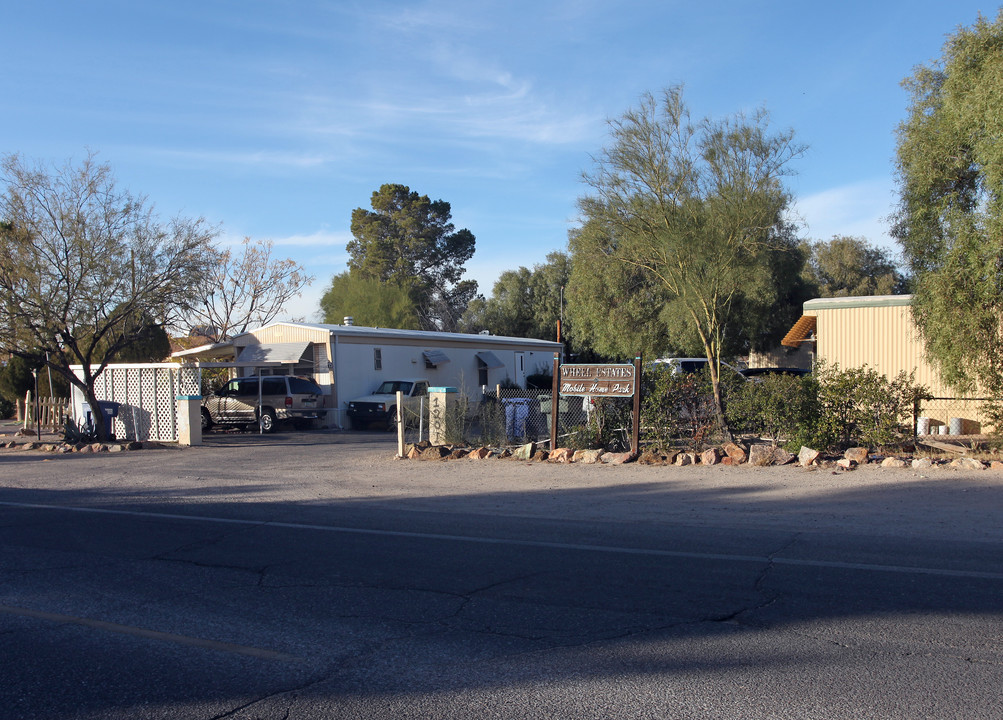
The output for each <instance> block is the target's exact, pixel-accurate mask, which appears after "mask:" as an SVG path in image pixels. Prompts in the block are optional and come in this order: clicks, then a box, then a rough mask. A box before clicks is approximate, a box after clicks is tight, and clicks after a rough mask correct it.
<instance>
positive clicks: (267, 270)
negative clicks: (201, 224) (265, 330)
mask: <svg viewBox="0 0 1003 720" xmlns="http://www.w3.org/2000/svg"><path fill="white" fill-rule="evenodd" d="M272 247H273V243H272V242H271V241H270V240H268V241H265V240H257V241H254V240H251V238H249V237H247V238H244V240H243V242H242V243H241V246H240V250H239V251H235V250H233V249H231V248H226V249H224V250H221V251H220V252H219V256H218V257H217V258H216V259H215V261H214V262H213V263H212V264H211V265H210V266H209V267H208V268H206V272H205V273H204V275H203V277H202V282H201V284H200V285H199V287H198V292H197V298H196V300H195V302H194V303H193V305H192V307H191V308H190V310H189V312H188V313H186V316H185V320H186V325H187V328H186V329H187V330H188V331H192V330H197V331H198V332H199V334H202V335H205V334H206V333H207V332H208V334H209V337H211V338H212V339H213V340H215V341H217V342H218V341H220V340H224V339H226V338H229V337H232V336H234V335H239V334H241V333H243V332H246V331H247V330H248V329H249V328H250V327H252V326H260V325H267V324H268V323H270V322H272V321H273V320H275V319H276V318H277V317H278V316H279V314H280V313H281V312H282V310H283V308H284V307H285V304H286V303H287V302H289V301H290V300H291V299H292V298H294V297H296V296H298V295H299V294H300V293H301V291H302V290H303V288H304V287H306V286H307V285H309V284H310V283H311V282H313V277H312V276H309V275H307V274H306V272H305V269H304V268H303V266H302V265H300V264H298V263H297V262H295V261H293V260H291V259H289V258H286V259H284V260H280V259H277V258H273V257H272Z"/></svg>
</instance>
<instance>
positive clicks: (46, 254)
mask: <svg viewBox="0 0 1003 720" xmlns="http://www.w3.org/2000/svg"><path fill="white" fill-rule="evenodd" d="M0 181H2V183H3V186H2V190H0V222H2V225H0V303H2V304H0V350H3V351H6V352H9V353H12V354H13V355H15V356H17V357H21V358H24V359H25V360H27V361H28V362H30V363H32V364H33V365H35V366H40V365H42V364H43V363H45V362H46V354H48V364H49V366H50V367H51V368H52V370H53V372H56V373H58V374H59V375H61V376H62V377H64V378H65V379H66V380H67V381H68V382H69V383H70V384H72V385H74V386H76V387H78V388H80V390H81V391H82V392H83V394H84V396H85V397H86V398H87V402H88V403H89V404H90V406H91V408H92V411H93V413H94V416H95V417H100V416H101V410H100V406H99V404H98V398H97V396H96V393H95V389H94V381H95V378H96V377H97V376H98V375H99V374H100V373H101V372H102V371H103V370H104V369H105V367H106V366H107V365H108V363H109V362H111V361H112V360H113V359H114V358H116V357H118V356H119V355H120V353H122V352H123V351H124V350H125V349H126V348H128V347H129V346H131V345H133V344H134V343H136V342H137V341H140V340H143V339H144V338H149V337H150V327H149V326H150V324H151V323H157V324H161V325H166V324H169V322H170V321H171V320H172V319H173V318H174V317H175V314H176V313H177V312H179V311H181V310H183V309H184V308H186V307H188V306H190V304H191V302H192V300H193V291H194V289H195V288H197V287H198V286H199V284H200V282H201V281H202V273H203V272H204V271H205V268H207V267H208V266H209V265H210V263H211V262H212V259H213V256H214V250H213V247H212V240H213V238H214V236H215V230H213V229H212V228H208V227H206V225H205V223H204V221H202V220H201V219H199V220H189V219H185V218H175V219H172V220H170V221H168V222H166V223H165V222H161V221H160V220H158V219H157V218H156V217H155V216H154V214H153V211H152V208H151V207H150V206H149V205H148V204H147V202H146V200H145V199H144V198H142V197H136V196H134V195H132V194H130V193H129V192H127V191H124V190H120V189H119V188H118V187H116V185H115V181H114V179H113V177H112V173H111V170H110V169H109V167H108V166H107V165H104V164H100V163H97V162H95V159H94V157H93V155H90V156H88V157H87V158H86V159H85V160H84V161H83V162H82V163H80V164H79V165H74V164H72V163H67V164H65V165H64V166H62V167H60V168H56V169H53V170H50V169H48V168H47V167H46V166H44V165H41V164H37V165H29V164H27V163H26V162H25V161H24V160H22V158H21V157H19V156H17V155H8V156H5V157H4V158H3V159H2V162H0ZM73 365H79V366H81V368H82V369H81V372H80V375H77V374H76V373H75V372H73V371H72V370H71V366H73ZM96 429H97V432H98V435H99V437H100V438H101V439H106V438H105V434H106V429H105V427H104V423H97V428H96Z"/></svg>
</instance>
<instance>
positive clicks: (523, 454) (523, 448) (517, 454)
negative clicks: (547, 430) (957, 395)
mask: <svg viewBox="0 0 1003 720" xmlns="http://www.w3.org/2000/svg"><path fill="white" fill-rule="evenodd" d="M535 451H536V443H526V444H525V445H520V446H519V447H517V448H516V449H515V451H514V452H513V453H512V457H514V458H515V459H516V460H530V459H531V458H532V457H533V453H534V452H535Z"/></svg>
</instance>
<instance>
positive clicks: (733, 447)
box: [722, 442, 749, 465]
mask: <svg viewBox="0 0 1003 720" xmlns="http://www.w3.org/2000/svg"><path fill="white" fill-rule="evenodd" d="M722 449H723V450H724V452H725V453H726V454H727V455H728V457H730V458H731V464H732V465H741V464H742V463H744V462H745V459H746V458H747V457H748V456H749V454H748V453H747V452H746V451H745V448H744V447H742V446H741V445H739V444H738V443H733V442H729V443H725V444H724V445H723V446H722Z"/></svg>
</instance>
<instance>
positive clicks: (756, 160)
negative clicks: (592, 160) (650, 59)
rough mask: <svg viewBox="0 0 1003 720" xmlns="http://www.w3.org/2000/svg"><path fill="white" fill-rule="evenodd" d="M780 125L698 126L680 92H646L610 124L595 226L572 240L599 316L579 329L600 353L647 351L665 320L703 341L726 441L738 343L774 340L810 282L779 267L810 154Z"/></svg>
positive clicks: (759, 116)
mask: <svg viewBox="0 0 1003 720" xmlns="http://www.w3.org/2000/svg"><path fill="white" fill-rule="evenodd" d="M768 124H769V122H768V116H767V114H766V112H765V111H762V110H760V111H757V112H756V113H754V114H753V115H752V116H751V117H746V116H744V115H736V116H734V117H731V118H727V119H724V120H721V121H712V120H703V121H701V122H699V123H693V122H692V121H691V120H690V116H689V112H688V110H687V109H686V107H685V105H684V103H683V100H682V92H681V90H680V89H679V88H670V89H668V90H666V91H665V92H664V94H663V96H662V98H661V99H660V100H656V98H655V97H654V96H652V95H650V94H648V95H645V96H644V97H643V98H642V99H641V103H640V106H639V107H638V108H637V109H633V110H629V111H627V112H626V113H625V114H624V115H623V116H622V117H621V118H619V119H617V120H614V121H611V123H610V127H611V132H612V136H613V137H612V144H611V145H610V146H609V147H607V148H606V149H604V150H603V151H602V152H601V154H600V155H599V157H598V158H597V159H596V164H595V169H594V170H593V171H592V172H589V173H586V174H585V181H586V182H587V183H588V185H590V186H591V188H592V191H593V192H592V194H591V195H587V196H585V197H583V198H581V199H580V201H579V207H580V209H581V212H582V215H583V220H584V224H583V228H582V232H581V233H580V234H579V235H578V240H579V242H578V243H575V242H574V241H573V243H572V251H573V254H572V264H573V270H572V284H573V285H575V281H576V280H577V281H578V283H580V284H578V285H577V287H575V288H574V289H575V294H574V297H575V300H576V302H578V301H585V303H586V304H587V306H590V308H591V310H592V312H590V313H585V312H582V313H575V314H574V315H573V319H574V320H575V322H576V323H579V326H578V330H576V332H577V331H580V330H582V329H583V328H582V327H581V325H582V324H583V321H584V323H585V324H589V323H590V324H591V326H592V328H593V329H595V330H597V331H599V332H600V334H599V335H598V336H597V339H596V342H597V344H598V345H600V346H604V347H606V348H609V349H617V350H618V351H619V353H620V354H621V355H625V354H628V353H629V352H635V351H636V349H637V347H638V342H637V340H636V339H635V335H636V333H637V331H638V330H640V329H641V328H642V326H641V325H638V324H636V323H637V321H638V320H641V319H643V318H645V317H649V318H650V317H655V318H658V320H659V325H658V327H659V328H662V329H664V330H665V332H666V333H667V334H669V335H670V336H671V334H672V333H676V334H677V335H678V339H677V340H676V342H677V343H678V344H686V345H688V346H690V347H692V344H698V345H699V347H700V349H701V355H703V356H704V357H706V358H707V359H708V361H709V362H710V367H711V383H712V385H713V390H714V401H715V406H716V410H717V418H718V424H719V427H720V429H721V430H722V431H723V432H724V433H725V434H727V427H726V424H725V419H724V413H723V407H722V402H721V389H720V361H721V358H722V356H724V355H726V354H727V353H728V352H729V349H730V348H733V347H735V346H736V345H737V344H739V343H738V342H737V341H736V338H739V337H743V336H744V337H745V338H750V337H756V338H761V337H762V335H763V332H764V329H765V328H766V326H767V325H768V324H769V322H768V321H770V320H772V319H774V318H775V316H776V315H777V302H778V300H780V299H781V298H786V297H789V295H790V292H789V288H788V287H787V285H788V283H790V282H791V281H796V280H797V276H798V275H799V274H800V273H796V274H795V275H794V277H791V276H790V274H789V273H787V272H777V271H776V269H775V268H776V263H777V262H778V260H780V259H782V258H785V257H789V256H791V255H792V254H794V253H796V252H797V241H796V239H795V238H794V237H793V230H792V228H791V227H790V226H789V225H788V224H787V223H785V221H784V214H785V211H786V209H787V206H788V203H789V195H788V192H787V191H786V189H785V188H784V185H783V179H784V176H785V175H787V174H789V170H788V165H789V163H790V162H791V161H792V160H793V159H795V158H797V157H798V156H799V155H801V154H802V152H803V148H802V146H800V145H799V144H797V143H796V142H795V141H794V134H793V131H789V130H788V131H784V132H779V133H772V132H771V131H770V129H769V127H768ZM583 264H584V265H585V266H586V269H585V270H580V269H579V268H581V267H582V265H583ZM596 274H598V275H601V276H602V277H601V278H600V279H598V280H596V279H595V277H594V275H596ZM590 275H591V276H593V277H590V278H588V279H587V280H586V279H585V278H583V276H590ZM625 291H626V292H625ZM631 291H634V292H637V293H639V294H640V295H641V297H639V298H638V297H636V296H632V295H631V294H630V292H631ZM594 296H598V297H599V298H602V299H603V300H604V301H605V303H606V304H607V305H606V312H605V313H604V314H605V319H604V318H603V317H602V315H603V313H602V312H601V310H600V311H599V312H596V311H595V310H596V306H597V302H596V300H595V297H594ZM625 306H626V308H625ZM796 309H797V308H795V310H796ZM569 310H570V306H569ZM676 328H678V330H677V329H676ZM659 335H661V336H662V338H664V339H665V341H666V342H667V341H668V340H669V337H667V336H666V335H664V334H662V333H661V332H659V330H657V329H656V330H655V331H654V335H653V336H649V337H647V338H645V341H647V342H650V343H654V342H656V341H657V340H658V339H659ZM683 341H685V342H683Z"/></svg>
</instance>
